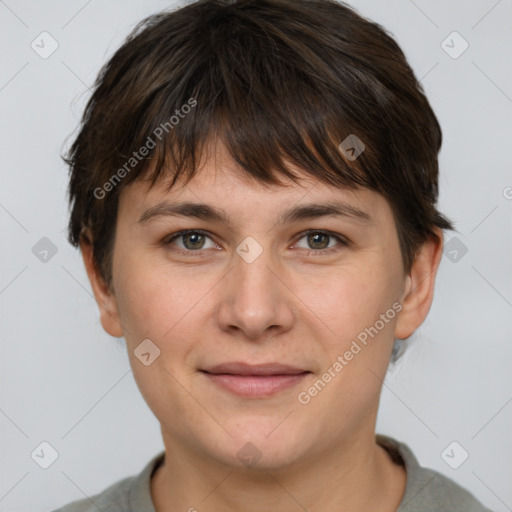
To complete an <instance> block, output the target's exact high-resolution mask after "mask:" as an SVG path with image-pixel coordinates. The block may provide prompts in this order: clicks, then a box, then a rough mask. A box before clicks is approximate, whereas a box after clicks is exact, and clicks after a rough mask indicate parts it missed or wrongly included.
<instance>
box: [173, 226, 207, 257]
mask: <svg viewBox="0 0 512 512" xmlns="http://www.w3.org/2000/svg"><path fill="white" fill-rule="evenodd" d="M179 239H181V240H182V243H183V245H182V246H181V247H180V246H179V245H178V249H179V250H178V252H181V253H190V252H197V251H199V250H200V249H212V248H214V247H216V244H215V243H213V241H212V240H211V238H210V237H209V236H208V235H207V234H206V233H205V232H204V231H201V230H197V229H189V230H185V231H179V232H178V233H174V234H173V235H171V236H170V237H167V238H166V239H165V240H164V244H165V245H171V244H172V243H173V242H174V241H175V240H179ZM206 239H210V240H211V242H212V245H211V246H210V247H207V246H205V240H206Z"/></svg>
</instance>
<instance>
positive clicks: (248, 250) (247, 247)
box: [236, 236, 263, 263]
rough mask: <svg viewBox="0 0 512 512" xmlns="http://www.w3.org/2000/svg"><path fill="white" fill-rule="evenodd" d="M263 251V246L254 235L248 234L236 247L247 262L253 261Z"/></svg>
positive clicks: (237, 251)
mask: <svg viewBox="0 0 512 512" xmlns="http://www.w3.org/2000/svg"><path fill="white" fill-rule="evenodd" d="M262 252H263V247H261V245H260V244H259V243H258V242H256V240H255V239H254V238H253V237H252V236H248V237H247V238H246V239H245V240H244V241H243V242H242V243H241V244H239V245H238V247H237V248H236V253H237V254H238V255H239V256H240V257H241V258H242V259H243V260H244V261H245V262H246V263H252V262H253V261H255V260H256V259H257V258H258V257H259V256H260V254H261V253H262Z"/></svg>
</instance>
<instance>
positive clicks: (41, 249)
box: [32, 236, 58, 263]
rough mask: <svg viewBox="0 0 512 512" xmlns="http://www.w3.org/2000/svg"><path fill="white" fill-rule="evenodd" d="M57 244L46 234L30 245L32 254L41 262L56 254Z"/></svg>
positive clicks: (46, 261)
mask: <svg viewBox="0 0 512 512" xmlns="http://www.w3.org/2000/svg"><path fill="white" fill-rule="evenodd" d="M57 250H58V249H57V246H56V245H55V244H54V243H53V242H52V241H51V240H50V239H49V238H47V237H46V236H43V238H41V240H39V241H38V242H37V243H36V244H35V245H34V246H33V247H32V254H33V255H34V256H35V257H36V258H37V259H38V260H39V261H40V262H41V263H48V262H49V261H50V260H51V259H52V258H53V257H54V256H55V255H56V254H57Z"/></svg>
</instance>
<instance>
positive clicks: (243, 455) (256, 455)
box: [237, 443, 262, 468]
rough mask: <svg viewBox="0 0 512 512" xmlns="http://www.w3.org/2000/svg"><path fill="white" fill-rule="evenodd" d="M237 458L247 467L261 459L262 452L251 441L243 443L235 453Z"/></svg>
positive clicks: (252, 465)
mask: <svg viewBox="0 0 512 512" xmlns="http://www.w3.org/2000/svg"><path fill="white" fill-rule="evenodd" d="M237 456H238V458H239V459H240V460H241V461H242V462H243V464H244V465H245V466H247V467H248V468H252V467H254V466H255V465H256V463H257V462H258V461H259V460H260V459H261V457H262V453H261V452H260V451H259V450H258V448H256V446H255V445H253V444H252V443H245V444H244V445H243V446H242V448H240V450H238V453H237Z"/></svg>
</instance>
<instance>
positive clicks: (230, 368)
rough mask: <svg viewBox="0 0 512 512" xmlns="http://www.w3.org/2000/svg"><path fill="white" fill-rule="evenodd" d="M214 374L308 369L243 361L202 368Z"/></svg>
mask: <svg viewBox="0 0 512 512" xmlns="http://www.w3.org/2000/svg"><path fill="white" fill-rule="evenodd" d="M202 371H205V372H207V373H211V374H214V375H218V374H229V375H263V376H265V375H299V374H301V373H308V370H304V369H302V368H297V367H294V366H289V365H283V364H280V363H264V364H258V365H251V364H247V363H242V362H236V363H223V364H219V365H217V366H212V367H210V368H208V369H205V370H202Z"/></svg>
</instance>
